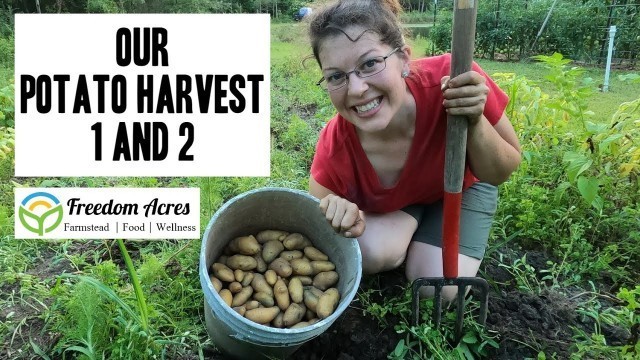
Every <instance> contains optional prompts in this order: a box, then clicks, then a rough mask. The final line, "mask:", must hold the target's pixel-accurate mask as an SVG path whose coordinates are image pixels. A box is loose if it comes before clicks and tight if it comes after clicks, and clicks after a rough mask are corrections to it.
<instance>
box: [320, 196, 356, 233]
mask: <svg viewBox="0 0 640 360" xmlns="http://www.w3.org/2000/svg"><path fill="white" fill-rule="evenodd" d="M320 209H321V210H322V212H323V213H324V215H325V218H326V219H327V221H329V223H330V224H331V226H332V227H333V228H334V229H335V231H336V232H339V233H343V234H345V236H347V237H355V236H359V235H361V234H362V233H363V232H364V219H363V216H362V215H361V212H360V209H358V206H357V205H356V204H354V203H352V202H350V201H348V200H346V199H343V198H341V197H339V196H336V195H333V194H330V195H327V196H326V197H324V198H323V199H321V200H320ZM347 233H348V234H347Z"/></svg>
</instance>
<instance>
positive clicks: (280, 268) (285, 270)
mask: <svg viewBox="0 0 640 360" xmlns="http://www.w3.org/2000/svg"><path fill="white" fill-rule="evenodd" d="M269 269H271V270H273V271H275V272H276V274H278V275H279V276H281V277H283V278H288V277H289V276H291V273H292V272H293V269H292V268H291V265H289V262H288V261H287V260H285V259H283V258H277V259H275V260H273V261H272V262H271V264H269Z"/></svg>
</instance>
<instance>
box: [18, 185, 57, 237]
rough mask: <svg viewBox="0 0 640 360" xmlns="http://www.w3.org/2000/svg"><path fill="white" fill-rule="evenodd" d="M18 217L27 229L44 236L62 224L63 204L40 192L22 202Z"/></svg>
mask: <svg viewBox="0 0 640 360" xmlns="http://www.w3.org/2000/svg"><path fill="white" fill-rule="evenodd" d="M18 215H19V218H20V223H22V226H24V227H25V229H27V230H29V231H31V232H33V233H36V234H38V235H39V236H43V235H44V234H46V233H49V232H51V231H53V230H54V229H55V228H57V227H58V225H60V223H61V222H62V215H63V212H62V204H60V201H59V200H58V198H56V197H55V196H53V195H51V194H49V193H47V192H43V191H39V192H35V193H33V194H31V195H29V196H27V197H25V198H24V200H22V203H21V204H20V209H19V210H18Z"/></svg>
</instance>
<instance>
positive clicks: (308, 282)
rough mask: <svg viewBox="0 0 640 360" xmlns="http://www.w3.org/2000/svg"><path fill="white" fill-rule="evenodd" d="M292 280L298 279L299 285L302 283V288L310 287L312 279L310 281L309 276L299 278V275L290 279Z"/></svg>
mask: <svg viewBox="0 0 640 360" xmlns="http://www.w3.org/2000/svg"><path fill="white" fill-rule="evenodd" d="M293 278H298V279H300V282H301V283H302V285H304V286H307V285H311V284H313V279H312V278H311V277H309V276H299V275H297V276H294V277H292V279H293Z"/></svg>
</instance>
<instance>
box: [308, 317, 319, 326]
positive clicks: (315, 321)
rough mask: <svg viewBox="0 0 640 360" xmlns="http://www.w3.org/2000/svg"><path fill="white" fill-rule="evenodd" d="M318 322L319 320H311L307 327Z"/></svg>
mask: <svg viewBox="0 0 640 360" xmlns="http://www.w3.org/2000/svg"><path fill="white" fill-rule="evenodd" d="M318 321H320V319H318V318H313V319H311V320H309V325H313V324H315V323H317V322H318Z"/></svg>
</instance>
